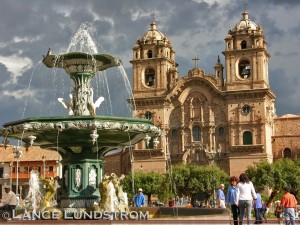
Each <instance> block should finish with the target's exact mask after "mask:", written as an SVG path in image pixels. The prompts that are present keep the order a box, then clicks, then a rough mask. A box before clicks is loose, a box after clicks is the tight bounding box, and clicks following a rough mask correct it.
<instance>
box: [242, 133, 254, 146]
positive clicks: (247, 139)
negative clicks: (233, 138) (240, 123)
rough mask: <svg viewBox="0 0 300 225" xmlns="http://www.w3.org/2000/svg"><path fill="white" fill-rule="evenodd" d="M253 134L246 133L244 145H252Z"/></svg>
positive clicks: (244, 134)
mask: <svg viewBox="0 0 300 225" xmlns="http://www.w3.org/2000/svg"><path fill="white" fill-rule="evenodd" d="M252 143H253V142H252V133H251V132H250V131H245V132H244V133H243V145H252Z"/></svg>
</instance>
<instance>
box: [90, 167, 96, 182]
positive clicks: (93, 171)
mask: <svg viewBox="0 0 300 225" xmlns="http://www.w3.org/2000/svg"><path fill="white" fill-rule="evenodd" d="M96 182H97V173H96V169H95V168H91V170H90V172H89V185H96Z"/></svg>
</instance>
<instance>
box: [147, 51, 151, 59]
mask: <svg viewBox="0 0 300 225" xmlns="http://www.w3.org/2000/svg"><path fill="white" fill-rule="evenodd" d="M147 57H148V59H151V58H152V50H148V52H147Z"/></svg>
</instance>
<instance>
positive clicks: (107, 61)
mask: <svg viewBox="0 0 300 225" xmlns="http://www.w3.org/2000/svg"><path fill="white" fill-rule="evenodd" d="M43 63H44V65H46V66H47V67H48V68H62V69H64V70H65V72H66V73H67V74H68V76H69V77H70V79H71V80H72V81H73V90H72V91H71V94H70V101H69V102H68V101H66V100H64V99H63V98H59V99H58V101H59V102H60V103H62V104H63V106H64V107H65V108H66V109H68V115H67V116H62V117H58V116H56V117H30V118H26V119H21V120H18V121H13V122H8V123H6V124H4V129H3V130H2V132H0V133H2V136H3V137H4V139H5V141H6V140H7V138H13V139H18V140H21V141H23V142H25V146H26V147H27V148H28V149H29V151H30V146H32V145H34V146H40V147H41V148H47V149H52V150H54V151H58V152H59V153H60V155H61V156H62V187H61V188H62V196H61V201H60V202H61V203H60V204H61V205H60V207H62V208H69V207H72V208H88V207H91V206H92V205H93V204H94V202H99V199H100V196H101V195H102V193H101V191H102V190H104V189H109V190H110V191H114V192H115V193H116V199H117V200H116V202H118V204H120V205H122V209H117V208H116V207H113V209H114V210H127V208H128V206H127V208H126V206H125V205H124V204H125V202H126V200H125V198H124V195H123V194H122V193H123V191H122V190H121V188H120V186H118V184H117V183H118V182H119V181H118V179H119V178H116V177H115V176H114V175H111V176H110V177H106V176H105V177H104V179H103V161H102V159H101V156H103V155H104V154H105V153H107V152H108V151H111V150H113V149H117V148H118V149H122V148H124V147H126V146H130V145H133V144H136V143H138V142H140V141H141V140H143V139H144V138H147V139H149V137H151V138H155V137H158V136H160V135H161V130H160V129H159V128H158V127H156V126H155V125H153V124H152V122H151V121H149V120H146V119H136V118H124V117H114V116H98V115H96V109H97V108H98V107H99V106H100V104H101V103H102V102H103V101H104V98H103V97H102V96H98V97H97V100H96V101H94V91H93V88H92V85H91V80H92V79H93V78H94V77H95V76H96V75H97V74H98V72H99V71H104V70H106V69H108V68H111V67H116V66H120V60H118V59H116V58H115V57H113V56H111V55H108V54H100V53H85V52H79V51H74V52H68V53H64V54H52V53H51V51H50V49H49V51H48V53H47V55H45V56H44V57H43ZM41 154H42V153H41ZM102 180H103V186H102V187H100V192H99V189H98V185H99V183H100V182H101V181H102ZM43 182H44V183H45V184H46V186H47V187H49V190H48V191H49V192H48V193H47V198H51V196H52V195H53V193H52V192H51V190H50V189H51V183H49V182H50V181H43ZM105 182H107V183H108V184H109V187H108V186H105V184H104V183H105ZM113 189H115V190H113ZM103 199H106V200H107V199H108V196H106V194H103V197H102V196H101V202H102V201H104V200H103ZM47 201H50V200H49V199H48V200H47ZM47 201H46V202H42V203H41V204H42V205H41V206H42V207H44V208H47V207H50V206H49V205H48V202H47ZM100 207H102V206H101V204H100ZM105 207H106V206H105Z"/></svg>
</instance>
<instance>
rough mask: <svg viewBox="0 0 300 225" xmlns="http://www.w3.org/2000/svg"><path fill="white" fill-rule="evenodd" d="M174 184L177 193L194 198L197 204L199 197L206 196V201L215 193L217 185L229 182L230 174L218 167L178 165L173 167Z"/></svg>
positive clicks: (193, 200) (193, 201)
mask: <svg viewBox="0 0 300 225" xmlns="http://www.w3.org/2000/svg"><path fill="white" fill-rule="evenodd" d="M172 175H173V179H170V180H172V181H173V184H174V185H175V187H176V190H177V193H179V194H184V195H188V196H191V197H192V203H193V204H194V203H195V200H196V199H197V196H198V195H205V201H206V202H207V201H208V199H209V198H210V197H211V196H212V194H213V193H214V190H215V189H216V187H217V184H220V183H224V182H225V181H227V180H228V174H226V173H225V172H224V171H223V170H221V169H220V168H219V167H218V166H216V165H210V166H198V165H184V164H178V165H175V166H174V167H173V172H172Z"/></svg>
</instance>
